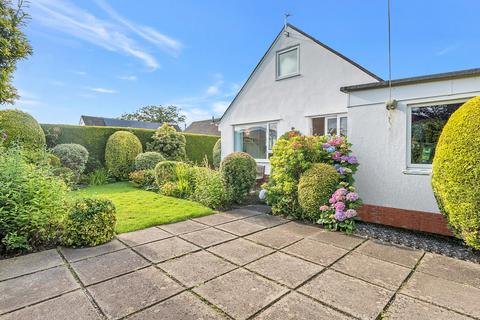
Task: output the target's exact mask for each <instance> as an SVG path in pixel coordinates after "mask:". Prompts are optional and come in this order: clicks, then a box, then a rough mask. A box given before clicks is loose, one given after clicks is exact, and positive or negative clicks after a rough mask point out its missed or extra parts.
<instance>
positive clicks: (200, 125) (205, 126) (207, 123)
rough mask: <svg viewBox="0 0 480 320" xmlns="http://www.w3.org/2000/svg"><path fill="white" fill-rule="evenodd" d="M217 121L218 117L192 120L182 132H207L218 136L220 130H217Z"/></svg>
mask: <svg viewBox="0 0 480 320" xmlns="http://www.w3.org/2000/svg"><path fill="white" fill-rule="evenodd" d="M218 121H220V118H217V119H213V121H212V119H209V120H201V121H193V122H192V123H191V124H190V125H189V126H188V127H187V128H186V129H185V131H184V132H188V133H198V134H209V135H213V136H219V135H220V131H218Z"/></svg>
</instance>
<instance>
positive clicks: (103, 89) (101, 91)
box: [90, 88, 117, 93]
mask: <svg viewBox="0 0 480 320" xmlns="http://www.w3.org/2000/svg"><path fill="white" fill-rule="evenodd" d="M90 90H92V91H94V92H98V93H116V92H117V91H116V90H113V89H107V88H90Z"/></svg>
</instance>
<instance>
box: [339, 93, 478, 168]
mask: <svg viewBox="0 0 480 320" xmlns="http://www.w3.org/2000/svg"><path fill="white" fill-rule="evenodd" d="M468 99H469V98H459V99H452V100H438V101H428V102H421V103H410V104H407V150H406V151H407V157H406V159H407V170H409V169H413V170H421V171H425V172H430V171H431V170H432V165H431V164H426V163H412V109H413V108H421V107H431V106H434V105H439V104H454V103H464V102H466V101H468ZM347 130H348V129H347Z"/></svg>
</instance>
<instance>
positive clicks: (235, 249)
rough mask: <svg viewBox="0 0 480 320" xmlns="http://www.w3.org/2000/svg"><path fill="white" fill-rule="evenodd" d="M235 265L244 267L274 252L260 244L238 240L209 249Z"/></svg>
mask: <svg viewBox="0 0 480 320" xmlns="http://www.w3.org/2000/svg"><path fill="white" fill-rule="evenodd" d="M208 251H211V252H213V253H215V254H216V255H219V256H221V257H223V258H225V259H227V260H229V261H232V262H233V263H236V264H239V265H244V264H247V263H249V262H252V261H254V260H257V259H259V258H261V257H263V256H266V255H267V254H270V253H272V252H273V251H274V250H273V249H270V248H268V247H264V246H261V245H259V244H256V243H253V242H251V241H247V240H245V239H242V238H238V239H235V240H232V241H229V242H225V243H222V244H219V245H217V246H214V247H211V248H209V249H208Z"/></svg>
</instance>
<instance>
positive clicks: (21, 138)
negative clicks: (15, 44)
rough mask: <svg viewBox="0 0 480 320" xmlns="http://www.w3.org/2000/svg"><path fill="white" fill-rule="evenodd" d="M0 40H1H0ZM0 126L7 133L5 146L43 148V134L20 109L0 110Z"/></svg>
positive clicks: (33, 120)
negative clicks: (16, 145)
mask: <svg viewBox="0 0 480 320" xmlns="http://www.w3.org/2000/svg"><path fill="white" fill-rule="evenodd" d="M0 42H1V41H0ZM0 128H1V129H2V132H3V133H5V134H6V135H7V139H6V140H5V141H4V144H5V145H6V146H10V145H12V144H19V145H21V146H22V147H23V148H24V149H32V150H33V149H43V148H44V146H45V134H44V133H43V130H42V128H41V127H40V125H39V124H38V122H37V120H35V119H34V118H33V117H32V116H31V115H29V114H28V113H25V112H23V111H20V110H11V109H8V110H0Z"/></svg>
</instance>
